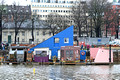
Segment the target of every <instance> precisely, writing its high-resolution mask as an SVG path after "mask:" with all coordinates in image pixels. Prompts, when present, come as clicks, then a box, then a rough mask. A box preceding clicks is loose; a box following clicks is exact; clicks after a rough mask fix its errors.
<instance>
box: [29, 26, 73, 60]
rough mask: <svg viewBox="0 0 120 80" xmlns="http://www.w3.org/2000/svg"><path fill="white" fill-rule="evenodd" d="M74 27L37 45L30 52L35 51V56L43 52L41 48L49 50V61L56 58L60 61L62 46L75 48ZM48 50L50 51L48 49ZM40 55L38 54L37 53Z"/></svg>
mask: <svg viewBox="0 0 120 80" xmlns="http://www.w3.org/2000/svg"><path fill="white" fill-rule="evenodd" d="M73 29H74V27H73V26H70V27H68V28H66V29H65V30H63V31H61V32H59V33H58V34H56V35H54V36H52V37H50V38H49V39H47V40H45V41H43V42H42V43H40V44H38V45H36V46H35V47H33V48H31V49H30V50H32V51H33V53H34V55H35V54H36V52H38V51H39V49H40V50H41V48H43V49H44V48H49V51H47V52H48V53H46V54H48V55H49V59H53V57H54V56H56V57H57V58H58V60H60V48H61V46H73ZM37 50H38V51H37ZM47 50H48V49H47ZM37 54H38V53H37Z"/></svg>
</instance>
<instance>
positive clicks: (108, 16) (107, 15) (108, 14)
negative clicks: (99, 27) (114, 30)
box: [104, 5, 114, 37]
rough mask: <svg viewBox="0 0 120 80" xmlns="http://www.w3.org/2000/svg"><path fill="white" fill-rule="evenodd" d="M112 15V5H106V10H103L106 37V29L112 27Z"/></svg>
mask: <svg viewBox="0 0 120 80" xmlns="http://www.w3.org/2000/svg"><path fill="white" fill-rule="evenodd" d="M113 15H114V11H113V10H112V6H111V5H108V6H106V10H105V12H104V25H105V30H106V33H105V36H106V37H107V34H108V29H110V28H111V27H112V22H113V19H114V18H113Z"/></svg>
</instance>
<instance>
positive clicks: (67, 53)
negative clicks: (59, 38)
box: [66, 50, 69, 58]
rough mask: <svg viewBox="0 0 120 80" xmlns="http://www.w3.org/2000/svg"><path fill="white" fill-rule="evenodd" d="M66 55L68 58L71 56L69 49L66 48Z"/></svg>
mask: <svg viewBox="0 0 120 80" xmlns="http://www.w3.org/2000/svg"><path fill="white" fill-rule="evenodd" d="M66 57H67V58H68V57H69V51H68V50H66Z"/></svg>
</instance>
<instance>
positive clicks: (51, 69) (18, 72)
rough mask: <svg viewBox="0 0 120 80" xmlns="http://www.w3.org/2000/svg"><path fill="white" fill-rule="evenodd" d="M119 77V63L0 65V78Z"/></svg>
mask: <svg viewBox="0 0 120 80" xmlns="http://www.w3.org/2000/svg"><path fill="white" fill-rule="evenodd" d="M33 70H35V74H34V73H33ZM119 79H120V65H85V66H81V65H0V80H119Z"/></svg>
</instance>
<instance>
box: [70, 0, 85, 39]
mask: <svg viewBox="0 0 120 80" xmlns="http://www.w3.org/2000/svg"><path fill="white" fill-rule="evenodd" d="M86 9H87V6H86V1H77V2H76V3H75V4H74V5H73V7H72V14H73V18H72V19H73V20H74V23H75V26H77V28H78V30H79V37H81V35H82V31H83V29H82V28H84V30H86V29H85V27H87V25H86V26H85V24H87V17H86V13H87V12H86V11H87V10H86Z"/></svg>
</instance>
